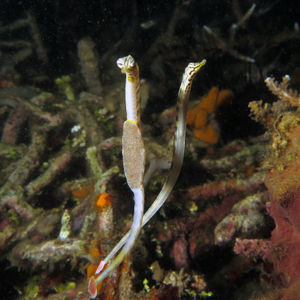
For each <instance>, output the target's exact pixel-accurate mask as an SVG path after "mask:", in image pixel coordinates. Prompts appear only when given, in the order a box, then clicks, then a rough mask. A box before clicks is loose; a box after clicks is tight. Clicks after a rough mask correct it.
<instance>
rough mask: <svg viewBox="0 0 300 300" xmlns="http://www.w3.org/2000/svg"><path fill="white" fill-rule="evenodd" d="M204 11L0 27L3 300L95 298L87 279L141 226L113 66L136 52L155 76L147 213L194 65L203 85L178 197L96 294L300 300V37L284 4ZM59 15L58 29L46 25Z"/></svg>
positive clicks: (81, 9) (66, 17)
mask: <svg viewBox="0 0 300 300" xmlns="http://www.w3.org/2000/svg"><path fill="white" fill-rule="evenodd" d="M204 2H205V1H173V2H172V1H170V3H169V4H168V5H166V4H157V6H158V7H156V6H155V5H154V6H153V8H152V10H151V8H149V6H148V9H147V5H146V4H144V3H143V5H142V4H139V3H138V1H132V4H131V6H130V8H128V6H126V5H125V6H123V5H121V4H119V2H118V1H111V3H110V4H108V3H106V2H105V1H99V4H97V5H99V6H97V5H96V4H95V3H94V2H93V1H91V3H90V4H89V5H88V4H83V3H81V2H80V3H79V2H78V3H77V2H76V1H73V4H74V5H73V6H70V8H69V7H68V9H67V8H66V7H65V6H64V4H62V3H61V2H59V1H53V3H55V6H53V7H52V6H51V4H49V5H48V6H46V7H44V8H43V10H41V7H39V6H38V5H37V6H34V7H29V8H31V9H29V8H28V9H27V11H26V13H25V14H23V15H22V16H20V18H19V19H18V18H16V19H5V20H4V21H3V22H2V23H1V26H0V40H1V42H0V54H1V55H0V64H1V72H0V132H1V141H0V155H1V161H0V164H1V170H0V184H1V187H0V196H1V197H0V199H1V202H0V203H1V205H0V211H1V215H0V228H1V231H0V253H1V266H2V268H1V271H0V276H1V284H0V285H1V287H0V293H1V295H4V297H5V299H16V298H18V299H89V294H88V292H87V282H88V279H89V278H90V276H91V275H92V274H93V273H94V272H95V270H96V268H97V265H98V263H99V261H100V260H101V259H102V258H103V257H105V255H106V254H107V253H108V252H109V251H110V250H111V249H112V247H113V246H114V245H115V244H116V242H117V241H118V240H119V239H120V238H121V237H122V236H123V234H124V233H126V231H127V230H128V229H129V228H130V225H131V216H132V206H133V203H132V202H133V201H132V196H131V193H130V190H129V189H128V187H127V184H126V180H125V178H124V174H123V168H122V151H121V138H120V136H121V130H122V123H123V121H124V118H125V111H124V110H125V109H124V103H123V102H124V78H123V76H122V75H121V74H120V73H119V71H118V68H117V67H116V66H115V61H116V59H117V58H118V57H120V56H124V55H127V54H128V53H131V54H133V55H134V56H135V58H136V59H137V61H138V62H139V65H140V69H141V74H142V77H143V78H145V80H143V83H142V86H141V98H142V99H141V101H142V103H141V109H142V121H143V135H144V137H145V145H146V150H147V166H149V169H150V171H151V172H149V173H146V177H147V178H146V181H147V187H146V206H147V207H148V206H149V205H150V203H152V201H154V199H155V197H156V196H157V194H158V192H159V191H160V188H161V185H162V183H163V179H164V178H165V176H166V172H165V171H164V169H165V168H166V167H168V166H169V161H170V156H171V153H172V151H171V146H172V136H173V133H174V127H175V120H176V108H175V105H176V101H175V99H176V90H177V89H178V87H179V83H180V76H181V74H182V72H183V69H184V67H185V66H186V64H187V63H188V62H189V61H200V60H201V59H202V58H206V59H207V65H206V66H205V69H203V71H202V70H201V74H199V76H198V77H197V79H196V80H195V82H194V86H193V89H192V94H191V104H190V109H189V111H188V116H187V117H188V118H187V123H188V136H187V141H186V154H185V160H184V166H183V169H182V172H181V176H180V178H179V180H178V183H177V185H176V187H175V190H174V191H173V193H172V194H171V196H170V197H169V199H168V201H167V203H166V205H165V206H164V207H163V208H162V209H161V210H160V211H159V213H158V214H157V215H156V216H155V217H154V219H153V220H152V221H150V222H149V224H147V226H146V227H145V228H144V229H143V231H142V233H141V235H140V238H139V240H138V242H137V245H135V247H134V249H133V251H132V253H131V255H130V256H129V257H128V258H127V259H126V260H125V262H123V263H122V265H121V266H120V267H119V268H118V269H117V270H116V271H114V272H113V273H112V275H111V277H109V278H107V279H106V280H105V281H104V282H103V283H102V285H101V287H100V288H99V291H98V294H99V297H98V298H99V299H125V300H126V299H155V300H159V299H251V300H252V299H253V300H254V299H256V300H259V299H272V300H276V299H278V300H279V299H282V300H296V299H299V296H298V292H297V291H298V290H299V285H300V281H299V278H300V277H299V276H300V273H299V269H298V268H297V266H298V265H299V263H300V261H299V260H300V256H299V250H298V249H299V243H300V241H299V230H300V228H299V226H300V223H299V215H300V213H299V211H298V210H299V209H298V207H299V205H298V199H299V157H298V156H299V155H298V153H299V145H300V143H299V134H300V133H299V128H300V127H299V122H300V115H299V103H300V97H299V94H298V93H297V88H298V87H299V70H298V68H297V64H298V63H299V53H298V52H299V51H298V52H297V51H296V50H295V49H299V46H300V45H299V37H300V34H299V25H298V23H297V22H296V21H295V20H294V18H293V17H291V16H290V15H288V14H287V11H289V10H287V9H286V6H285V4H283V2H282V1H270V2H268V1H266V2H264V3H263V4H254V2H253V1H243V2H241V1H237V0H232V1H228V2H226V3H225V2H224V3H222V4H218V5H219V6H218V5H217V3H215V2H216V1H211V4H210V5H204V4H205V3H204ZM1 5H4V4H1ZM45 5H46V4H45ZM53 5H54V4H53ZM164 5H166V6H164ZM297 5H298V4H297V3H293V2H292V3H291V7H293V8H294V10H295V11H296V10H297ZM71 7H72V8H71ZM103 7H105V8H106V10H101V9H100V8H103ZM200 7H201V9H202V10H201V12H200ZM298 7H299V5H298ZM7 9H9V7H8V8H7ZM290 9H291V8H290ZM42 11H47V13H46V14H45V15H44V14H43V13H42ZM53 11H55V13H56V14H55V15H56V17H57V19H58V21H59V22H57V24H56V23H55V24H54V25H51V26H50V25H49V26H46V25H45V21H44V20H43V17H44V18H45V20H47V18H48V17H49V12H53ZM93 11H95V12H96V11H97V12H98V14H99V15H100V16H101V17H102V18H103V20H104V21H105V22H106V23H105V24H106V25H105V24H104V25H103V28H101V30H100V29H99V26H98V25H97V24H98V23H97V22H98V18H99V16H98V17H96V16H95V15H94V12H93ZM105 11H110V13H111V15H116V16H118V17H119V18H120V16H123V19H122V22H120V24H115V23H114V21H113V19H114V18H112V17H111V18H110V17H108V15H107V14H106V13H105ZM195 11H199V13H197V14H195ZM224 12H226V13H224ZM71 14H72V18H71ZM87 14H90V15H91V18H90V20H89V22H87V23H85V21H82V20H84V18H83V17H84V16H87ZM24 15H25V17H24ZM74 15H76V16H78V20H81V21H78V22H83V23H81V25H82V28H81V29H80V30H77V29H78V27H77V26H78V25H76V24H75V23H74V20H73V19H74ZM287 15H288V16H287ZM155 16H157V18H155ZM100 19H101V18H100ZM145 19H148V22H145V21H144V20H145ZM87 24H93V26H91V25H87ZM107 24H108V25H107ZM124 24H126V25H127V26H124ZM275 24H276V26H275ZM109 25H110V26H112V27H109ZM105 26H107V27H105ZM49 28H50V29H49ZM111 28H113V30H111ZM123 28H124V29H123ZM122 29H123V31H122ZM120 30H121V32H122V34H120ZM50 31H51V32H50ZM77 31H78V32H77ZM53 32H56V34H57V35H55V38H54V37H53V35H52V34H53ZM70 32H72V34H73V35H72V34H70ZM67 34H69V35H68V37H70V36H72V39H71V40H72V41H71V42H69V39H66V38H65V37H66V35H67ZM20 36H21V38H20ZM47 37H49V39H47ZM96 37H98V38H96ZM266 37H267V38H266ZM53 40H54V42H53ZM103 40H105V41H107V43H101V41H103ZM52 42H53V44H52ZM54 44H55V46H54ZM297 47H298V48H297ZM132 51H133V52H132ZM69 57H71V59H69ZM58 58H60V61H59V60H58ZM64 60H65V61H64ZM270 74H273V75H274V76H275V77H276V80H279V81H280V78H281V77H282V76H283V75H285V74H290V76H285V77H283V78H282V81H281V82H277V81H276V80H275V79H274V77H267V76H269V75H270ZM265 78H267V79H266V80H265V83H264V79H265ZM289 85H290V86H289ZM259 98H262V99H264V100H260V101H252V100H254V99H259ZM250 101H252V102H250ZM249 102H250V103H249ZM248 104H249V109H248ZM249 114H250V115H251V117H252V119H254V121H253V120H251V119H250V117H249V116H248V115H249ZM258 123H261V124H262V126H263V127H261V126H260V125H259V124H258ZM154 171H159V172H154ZM153 172H154V173H153ZM150 173H151V174H152V173H153V174H152V176H151V177H150ZM148 175H149V176H148Z"/></svg>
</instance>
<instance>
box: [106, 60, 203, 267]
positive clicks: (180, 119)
mask: <svg viewBox="0 0 300 300" xmlns="http://www.w3.org/2000/svg"><path fill="white" fill-rule="evenodd" d="M205 63H206V60H202V61H201V62H200V63H190V64H189V65H188V66H187V67H186V69H185V72H184V74H183V77H182V81H181V85H180V88H179V91H178V103H177V120H176V132H175V139H174V148H173V159H172V165H171V168H170V170H169V174H168V176H167V179H166V181H165V183H164V185H163V187H162V189H161V191H160V193H159V194H158V196H157V198H156V199H155V201H154V202H153V204H152V205H151V206H150V208H149V209H148V210H147V212H146V213H145V215H144V217H143V220H142V226H144V225H145V224H146V223H147V222H148V221H149V220H150V219H151V218H152V216H153V215H155V213H156V212H157V211H158V210H159V209H160V207H161V206H162V205H163V204H164V202H165V201H166V199H167V198H168V196H169V195H170V193H171V191H172V189H173V187H174V185H175V183H176V181H177V179H178V176H179V173H180V170H181V167H182V162H183V157H184V150H185V135H186V113H187V106H188V100H189V96H190V91H191V87H192V82H193V79H194V78H195V76H196V74H197V73H198V71H199V70H200V69H201V67H202V66H204V65H205ZM129 236H130V231H129V232H127V233H126V234H125V235H124V236H123V238H122V239H121V240H120V241H119V243H118V244H117V245H116V246H115V247H114V248H113V250H112V251H111V252H110V253H109V254H108V255H107V257H106V258H105V259H104V260H103V261H102V262H101V263H100V265H101V268H103V267H104V265H106V264H107V262H109V261H110V260H111V259H112V258H113V257H114V256H115V254H116V253H117V252H118V251H119V250H120V249H121V248H122V246H123V245H124V243H126V241H127V240H128V238H129Z"/></svg>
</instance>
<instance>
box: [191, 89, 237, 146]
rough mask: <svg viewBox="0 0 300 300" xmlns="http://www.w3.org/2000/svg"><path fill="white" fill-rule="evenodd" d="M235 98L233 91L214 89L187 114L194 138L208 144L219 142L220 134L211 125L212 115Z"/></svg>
mask: <svg viewBox="0 0 300 300" xmlns="http://www.w3.org/2000/svg"><path fill="white" fill-rule="evenodd" d="M232 98H233V92H232V91H231V90H221V91H219V89H218V88H217V87H212V88H211V89H210V91H209V92H208V94H207V96H206V97H204V98H203V99H202V100H201V101H200V102H199V103H198V104H197V105H196V106H195V107H194V108H192V109H189V110H188V112H187V125H189V126H191V127H192V128H193V133H194V136H195V137H196V138H197V139H199V140H201V141H203V142H206V143H209V144H215V143H217V142H218V139H219V133H218V131H217V130H216V129H215V127H213V126H211V124H210V119H211V118H210V115H212V114H213V113H215V112H216V111H217V109H218V107H219V106H220V105H221V104H223V103H226V102H228V101H230V100H231V99H232Z"/></svg>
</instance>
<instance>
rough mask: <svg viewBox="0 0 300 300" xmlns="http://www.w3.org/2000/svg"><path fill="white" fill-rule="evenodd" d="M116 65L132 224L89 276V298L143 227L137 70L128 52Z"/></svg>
mask: <svg viewBox="0 0 300 300" xmlns="http://www.w3.org/2000/svg"><path fill="white" fill-rule="evenodd" d="M117 65H118V67H119V68H120V69H121V71H122V73H125V74H126V84H125V104H126V113H127V120H126V121H125V122H124V125H123V136H122V154H123V166H124V173H125V177H126V180H127V183H128V185H129V187H130V189H131V191H132V192H133V194H134V213H133V222H132V226H131V228H130V231H129V234H128V238H127V239H126V241H125V245H124V247H123V248H122V250H121V251H120V253H119V254H118V255H117V257H116V258H115V259H114V260H113V261H112V262H111V264H110V265H109V266H108V267H107V268H106V269H105V270H104V271H103V272H102V273H101V274H100V275H99V276H98V277H97V278H96V279H95V277H94V276H92V277H91V279H90V281H89V293H90V295H91V297H92V298H95V297H96V296H97V285H98V284H99V283H100V282H101V281H102V280H103V279H105V278H106V277H107V275H108V274H109V273H110V272H111V271H112V270H113V269H114V268H116V267H117V266H118V265H119V264H120V263H121V262H122V261H123V259H124V257H125V256H126V255H127V254H128V253H129V251H130V250H131V248H132V247H133V245H134V243H135V240H136V239H137V237H138V234H139V232H140V230H141V227H142V219H143V213H144V171H145V149H144V142H143V139H142V134H141V126H140V113H139V106H140V104H139V103H140V95H139V90H140V82H139V69H138V65H137V64H136V62H135V60H134V58H133V57H132V56H130V55H129V56H126V57H123V58H120V59H118V61H117ZM104 265H105V264H104V263H103V262H100V264H99V266H98V268H97V270H96V273H95V274H96V275H97V274H98V273H100V272H101V271H102V269H103V267H104Z"/></svg>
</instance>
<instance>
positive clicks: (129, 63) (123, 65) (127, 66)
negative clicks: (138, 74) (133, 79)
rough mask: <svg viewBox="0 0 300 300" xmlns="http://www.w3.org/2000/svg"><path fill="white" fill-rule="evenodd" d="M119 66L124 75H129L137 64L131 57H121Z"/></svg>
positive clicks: (118, 61) (118, 62)
mask: <svg viewBox="0 0 300 300" xmlns="http://www.w3.org/2000/svg"><path fill="white" fill-rule="evenodd" d="M117 66H118V67H119V68H120V69H121V72H122V73H124V74H125V73H129V72H131V71H132V70H134V68H135V66H136V62H135V60H134V58H133V57H132V56H131V55H128V56H124V57H121V58H119V59H118V60H117Z"/></svg>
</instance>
